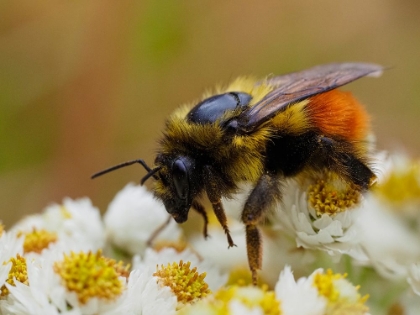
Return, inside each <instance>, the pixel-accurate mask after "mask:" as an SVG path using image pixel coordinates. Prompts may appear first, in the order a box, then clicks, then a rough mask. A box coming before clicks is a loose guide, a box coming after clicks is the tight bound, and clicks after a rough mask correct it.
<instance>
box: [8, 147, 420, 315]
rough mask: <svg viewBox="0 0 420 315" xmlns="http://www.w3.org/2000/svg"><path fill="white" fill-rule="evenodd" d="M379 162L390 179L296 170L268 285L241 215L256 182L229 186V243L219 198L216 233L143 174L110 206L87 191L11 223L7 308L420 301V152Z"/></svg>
mask: <svg viewBox="0 0 420 315" xmlns="http://www.w3.org/2000/svg"><path fill="white" fill-rule="evenodd" d="M376 165H377V166H378V183H377V184H376V186H375V187H374V188H372V189H371V190H370V191H369V192H367V193H365V194H363V195H362V194H361V193H360V192H359V191H358V190H357V188H356V187H353V186H352V185H351V184H349V183H347V182H345V181H343V180H342V179H340V178H339V177H337V175H335V174H334V173H328V172H326V173H320V174H316V175H314V176H312V177H310V176H306V177H305V178H303V177H302V178H297V179H295V180H289V181H287V182H286V183H284V187H283V201H282V203H281V204H279V205H277V206H276V208H275V209H273V211H272V212H271V213H270V214H269V215H268V216H267V219H266V222H264V224H262V226H261V232H262V234H263V240H264V242H263V266H262V270H261V271H260V273H259V281H260V282H259V283H258V286H253V285H251V282H252V281H251V276H250V272H249V269H248V261H247V256H246V243H245V233H244V227H243V225H242V223H241V222H240V220H239V218H240V211H241V210H242V207H243V204H244V202H245V200H246V198H247V195H248V194H249V191H250V189H251V188H250V187H246V186H244V187H243V189H242V190H241V193H239V194H238V195H237V196H235V198H234V199H230V200H223V204H224V207H225V209H226V212H227V219H228V225H229V228H230V231H231V236H232V238H233V239H234V241H235V244H236V245H237V246H236V247H233V248H229V249H228V248H227V247H228V246H227V245H228V244H227V242H226V235H225V234H224V231H223V230H222V228H221V227H220V225H219V224H218V222H217V219H216V218H215V216H214V215H213V214H212V211H208V212H207V215H208V223H209V225H208V234H209V236H210V237H209V238H207V239H205V238H204V237H203V226H202V224H203V223H202V221H200V220H202V217H201V216H200V215H198V214H195V213H191V214H190V218H189V220H188V222H187V223H186V224H185V225H182V226H181V225H177V224H176V223H175V222H174V221H173V220H169V216H168V214H167V213H166V211H165V209H164V207H163V205H162V204H161V203H160V202H159V201H157V200H156V199H154V198H153V195H152V193H151V192H149V191H148V190H146V189H145V188H144V187H142V186H137V185H133V184H129V185H127V186H126V187H125V188H124V189H123V190H121V191H120V192H119V193H118V194H117V195H116V196H115V198H114V200H113V201H112V202H111V203H110V205H109V207H108V209H107V211H106V212H105V214H104V216H101V215H100V211H99V209H97V208H95V207H94V206H93V205H92V203H91V202H90V200H89V199H87V198H85V199H78V200H71V199H65V200H64V201H63V203H62V204H60V205H52V206H49V207H47V208H46V209H45V210H44V211H42V212H41V213H40V214H37V215H31V216H28V217H26V218H24V219H23V220H21V221H20V222H18V223H17V224H16V225H14V226H13V227H11V228H10V229H6V228H5V227H4V226H2V225H1V224H0V314H40V315H41V314H57V315H58V314H60V315H63V314H64V315H65V314H69V315H70V314H71V315H76V314H80V315H82V314H89V315H90V314H95V315H96V314H98V315H99V314H106V315H111V314H133V315H134V314H150V315H154V314H179V315H189V314H209V315H210V314H223V315H226V314H232V315H236V314H245V315H247V314H253V315H254V314H255V315H256V314H267V315H268V314H270V315H295V314H296V315H332V314H349V315H367V314H384V313H388V314H411V312H413V314H414V313H415V310H418V309H420V242H419V239H420V213H419V211H420V163H419V162H417V161H411V160H409V159H408V158H407V157H405V156H402V155H394V156H387V155H386V154H385V153H382V154H379V155H377V156H376ZM168 220H169V221H168ZM292 270H293V271H292ZM386 285H388V286H392V288H393V289H392V290H388V289H386V290H385V287H386Z"/></svg>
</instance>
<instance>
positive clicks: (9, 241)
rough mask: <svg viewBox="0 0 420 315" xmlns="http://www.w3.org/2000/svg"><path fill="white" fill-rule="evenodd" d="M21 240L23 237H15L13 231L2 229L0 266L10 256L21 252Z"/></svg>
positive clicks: (0, 236)
mask: <svg viewBox="0 0 420 315" xmlns="http://www.w3.org/2000/svg"><path fill="white" fill-rule="evenodd" d="M23 241H24V238H23V237H17V236H16V234H15V233H11V232H6V231H4V232H3V233H2V234H1V235H0V268H1V265H2V263H3V262H6V261H8V260H9V259H10V258H11V257H15V256H16V255H17V254H19V255H22V254H23Z"/></svg>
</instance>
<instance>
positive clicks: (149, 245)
mask: <svg viewBox="0 0 420 315" xmlns="http://www.w3.org/2000/svg"><path fill="white" fill-rule="evenodd" d="M171 219H172V216H171V215H170V216H168V218H167V219H166V221H165V222H163V223H162V224H161V225H159V226H158V227H157V229H156V230H154V231H153V233H152V234H151V235H150V236H149V239H148V240H147V242H146V245H147V247H151V246H152V243H153V242H154V240H155V239H156V237H158V236H159V234H160V233H161V232H162V231H163V230H164V229H165V228H166V227H167V226H168V225H169V223H171Z"/></svg>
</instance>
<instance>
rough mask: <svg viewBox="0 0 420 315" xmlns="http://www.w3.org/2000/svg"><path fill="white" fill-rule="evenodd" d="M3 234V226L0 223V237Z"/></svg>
mask: <svg viewBox="0 0 420 315" xmlns="http://www.w3.org/2000/svg"><path fill="white" fill-rule="evenodd" d="M3 233H4V225H3V223H1V222H0V236H2V235H3Z"/></svg>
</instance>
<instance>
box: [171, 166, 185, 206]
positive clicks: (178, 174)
mask: <svg viewBox="0 0 420 315" xmlns="http://www.w3.org/2000/svg"><path fill="white" fill-rule="evenodd" d="M172 178H173V182H174V186H175V190H176V194H177V195H178V197H179V198H180V199H187V197H188V190H189V183H188V170H187V167H186V166H185V164H184V162H183V161H182V159H177V160H175V162H174V163H173V164H172Z"/></svg>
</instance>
